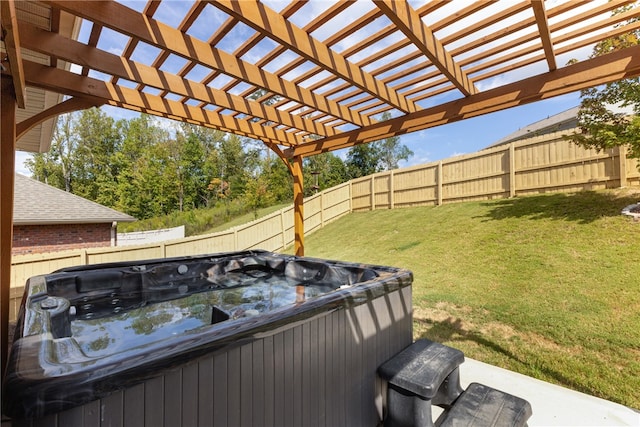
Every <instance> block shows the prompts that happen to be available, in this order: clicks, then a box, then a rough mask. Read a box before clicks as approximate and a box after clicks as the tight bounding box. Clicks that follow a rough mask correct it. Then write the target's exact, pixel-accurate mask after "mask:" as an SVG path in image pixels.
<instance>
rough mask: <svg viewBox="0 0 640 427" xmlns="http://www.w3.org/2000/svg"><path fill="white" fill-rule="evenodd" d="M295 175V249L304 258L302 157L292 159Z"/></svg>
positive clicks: (292, 169)
mask: <svg viewBox="0 0 640 427" xmlns="http://www.w3.org/2000/svg"><path fill="white" fill-rule="evenodd" d="M291 174H292V175H293V229H294V235H295V240H294V248H295V253H296V255H297V256H304V177H303V175H302V156H296V157H294V158H292V159H291Z"/></svg>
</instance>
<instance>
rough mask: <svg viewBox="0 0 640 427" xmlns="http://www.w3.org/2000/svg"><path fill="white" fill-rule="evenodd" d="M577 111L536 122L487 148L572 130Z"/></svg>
mask: <svg viewBox="0 0 640 427" xmlns="http://www.w3.org/2000/svg"><path fill="white" fill-rule="evenodd" d="M578 110H580V107H579V106H578V107H573V108H570V109H568V110H565V111H562V112H560V113H558V114H555V115H553V116H549V117H547V118H546V119H542V120H538V121H537V122H534V123H531V124H529V125H527V126H525V127H523V128H520V129H518V130H517V131H515V132H513V133H511V134H509V135H507V136H505V137H504V138H502V139H500V140H498V141H496V142H494V143H493V144H491V145H490V146H489V147H487V148H491V147H497V146H499V145H503V144H508V143H510V142H512V141H517V140H519V139H523V138H528V137H532V136H536V135H544V134H546V133H550V132H558V131H561V130H567V129H573V128H575V127H576V126H577V125H578Z"/></svg>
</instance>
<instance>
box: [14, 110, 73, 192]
mask: <svg viewBox="0 0 640 427" xmlns="http://www.w3.org/2000/svg"><path fill="white" fill-rule="evenodd" d="M73 121H74V115H73V114H64V115H62V116H60V117H59V118H58V121H57V123H56V126H55V128H54V129H53V137H52V141H51V147H49V151H48V152H46V153H37V154H34V155H33V158H32V159H29V160H28V161H27V162H26V166H27V169H29V171H30V172H31V174H32V175H33V177H34V178H35V179H37V180H38V181H41V182H44V183H46V184H48V185H51V186H53V187H57V188H60V189H62V190H65V191H67V192H71V175H72V168H73V166H72V165H73V155H74V151H75V149H76V146H77V140H76V139H75V138H74V136H73V135H74V132H73V127H74V126H73Z"/></svg>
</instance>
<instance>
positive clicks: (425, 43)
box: [374, 0, 478, 96]
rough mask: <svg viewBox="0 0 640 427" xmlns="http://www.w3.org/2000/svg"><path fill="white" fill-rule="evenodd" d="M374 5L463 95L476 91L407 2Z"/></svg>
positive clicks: (377, 0)
mask: <svg viewBox="0 0 640 427" xmlns="http://www.w3.org/2000/svg"><path fill="white" fill-rule="evenodd" d="M374 3H375V4H376V6H378V8H379V9H380V10H382V12H383V13H384V14H385V15H386V16H387V17H388V18H389V19H390V20H391V21H392V22H393V23H394V24H395V26H396V27H397V28H398V30H400V31H401V32H402V33H403V34H404V35H405V36H406V37H407V38H408V39H409V40H410V41H411V42H412V43H413V44H414V45H415V46H416V47H417V48H418V49H419V50H420V51H421V52H422V53H423V54H424V55H425V56H426V57H427V58H429V60H430V61H431V63H432V64H433V65H435V66H436V68H438V69H439V70H440V71H441V72H442V74H444V75H445V76H447V78H448V79H449V80H450V81H451V82H452V83H453V84H454V85H455V86H456V87H457V88H458V89H460V91H461V92H462V93H463V94H464V95H465V96H468V95H473V94H475V93H477V92H478V90H477V89H476V87H475V86H474V85H473V83H472V82H471V81H469V77H468V76H467V74H466V73H465V72H464V71H463V70H462V69H461V68H460V65H458V64H457V63H456V62H455V61H454V59H453V57H452V56H451V54H450V53H449V52H448V51H447V50H446V49H445V48H444V46H443V45H442V43H440V41H439V40H438V39H437V38H436V37H435V35H434V34H433V31H431V29H430V28H429V27H428V26H427V25H425V24H424V23H423V22H422V19H421V18H420V16H419V15H418V13H417V12H416V11H415V10H413V9H412V8H411V6H409V4H408V3H407V2H406V1H404V0H402V1H396V0H374Z"/></svg>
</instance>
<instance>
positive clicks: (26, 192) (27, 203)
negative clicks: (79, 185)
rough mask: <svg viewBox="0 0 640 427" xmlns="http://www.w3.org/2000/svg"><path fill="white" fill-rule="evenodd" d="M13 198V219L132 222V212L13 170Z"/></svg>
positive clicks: (23, 222) (17, 222)
mask: <svg viewBox="0 0 640 427" xmlns="http://www.w3.org/2000/svg"><path fill="white" fill-rule="evenodd" d="M15 177H16V179H15V184H14V200H13V223H14V224H15V225H34V224H87V223H91V224H98V223H107V222H109V223H110V222H113V221H117V222H132V221H135V220H136V219H135V218H134V217H132V216H129V215H127V214H124V213H122V212H118V211H116V210H113V209H111V208H108V207H106V206H102V205H100V204H98V203H95V202H92V201H90V200H87V199H84V198H82V197H79V196H76V195H74V194H71V193H67V192H66V191H62V190H60V189H58V188H55V187H52V186H50V185H47V184H44V183H42V182H39V181H36V180H34V179H31V178H28V177H26V176H24V175H20V174H16V175H15Z"/></svg>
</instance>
